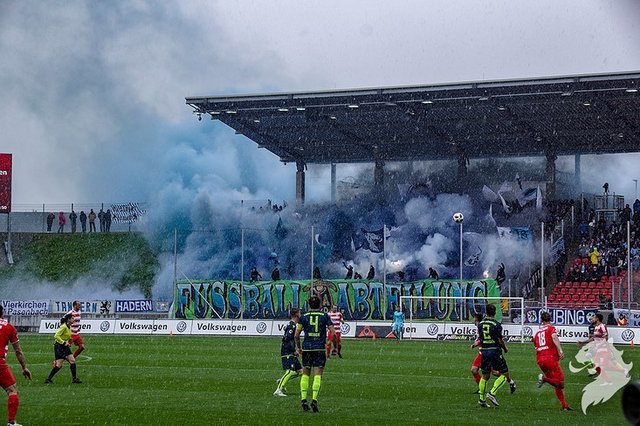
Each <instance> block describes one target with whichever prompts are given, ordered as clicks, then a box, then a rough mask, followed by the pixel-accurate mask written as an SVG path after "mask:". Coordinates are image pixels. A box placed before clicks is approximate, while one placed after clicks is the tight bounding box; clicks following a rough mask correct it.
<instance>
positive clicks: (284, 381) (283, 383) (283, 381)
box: [278, 370, 298, 389]
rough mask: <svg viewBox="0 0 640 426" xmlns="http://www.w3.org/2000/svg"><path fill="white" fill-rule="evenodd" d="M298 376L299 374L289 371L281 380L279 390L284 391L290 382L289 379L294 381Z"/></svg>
mask: <svg viewBox="0 0 640 426" xmlns="http://www.w3.org/2000/svg"><path fill="white" fill-rule="evenodd" d="M297 375H298V373H297V372H295V371H293V370H287V371H286V372H285V373H284V375H283V376H282V378H281V379H280V382H279V383H278V388H279V389H282V388H284V387H285V386H286V385H287V382H288V381H289V379H292V378H294V377H296V376H297Z"/></svg>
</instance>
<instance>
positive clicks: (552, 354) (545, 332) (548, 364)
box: [533, 312, 573, 411]
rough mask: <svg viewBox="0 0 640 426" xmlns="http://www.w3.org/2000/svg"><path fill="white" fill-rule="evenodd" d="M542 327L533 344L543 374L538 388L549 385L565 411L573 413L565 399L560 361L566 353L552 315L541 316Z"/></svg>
mask: <svg viewBox="0 0 640 426" xmlns="http://www.w3.org/2000/svg"><path fill="white" fill-rule="evenodd" d="M540 319H541V320H542V326H541V327H540V329H539V330H538V331H537V332H536V334H535V336H533V344H534V345H535V348H536V362H537V363H538V367H540V370H542V373H540V375H538V387H539V388H541V387H542V386H543V385H544V384H545V383H549V384H550V385H551V386H553V387H554V388H555V392H556V397H558V400H559V401H560V404H562V409H563V410H564V411H573V410H572V408H571V407H569V404H567V401H566V400H565V398H564V372H563V371H562V367H561V366H560V361H561V360H562V359H564V352H563V351H562V346H561V345H560V340H559V339H558V334H557V333H556V328H555V327H554V326H553V325H551V314H549V312H543V313H542V314H540Z"/></svg>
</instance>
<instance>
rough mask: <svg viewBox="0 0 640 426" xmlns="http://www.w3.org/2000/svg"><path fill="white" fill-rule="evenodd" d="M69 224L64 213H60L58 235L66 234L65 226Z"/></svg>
mask: <svg viewBox="0 0 640 426" xmlns="http://www.w3.org/2000/svg"><path fill="white" fill-rule="evenodd" d="M66 224H67V218H66V217H65V216H64V212H60V213H58V234H61V233H63V232H64V225H66Z"/></svg>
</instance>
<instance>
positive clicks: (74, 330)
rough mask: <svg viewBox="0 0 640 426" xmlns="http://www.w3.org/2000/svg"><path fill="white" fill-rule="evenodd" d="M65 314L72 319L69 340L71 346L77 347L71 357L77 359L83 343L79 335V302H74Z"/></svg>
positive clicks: (82, 348) (82, 349)
mask: <svg viewBox="0 0 640 426" xmlns="http://www.w3.org/2000/svg"><path fill="white" fill-rule="evenodd" d="M67 314H71V316H72V317H73V324H71V340H72V341H73V344H74V345H76V346H77V347H78V349H76V351H75V352H74V353H73V357H74V358H78V355H80V353H81V352H82V351H84V342H83V341H82V336H81V335H80V319H81V316H82V314H81V311H80V301H78V300H74V301H73V309H71V310H70V311H69V312H67Z"/></svg>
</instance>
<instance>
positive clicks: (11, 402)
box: [7, 393, 20, 422]
mask: <svg viewBox="0 0 640 426" xmlns="http://www.w3.org/2000/svg"><path fill="white" fill-rule="evenodd" d="M19 405H20V400H19V399H18V394H15V393H14V394H13V395H9V398H7V417H8V418H9V421H10V422H13V421H15V419H16V414H17V413H18V406H19Z"/></svg>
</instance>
